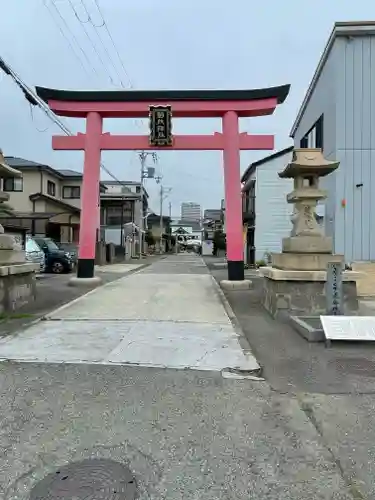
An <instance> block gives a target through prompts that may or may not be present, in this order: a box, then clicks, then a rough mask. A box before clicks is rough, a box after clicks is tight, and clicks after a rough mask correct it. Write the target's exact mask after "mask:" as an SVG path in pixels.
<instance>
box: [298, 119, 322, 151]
mask: <svg viewBox="0 0 375 500" xmlns="http://www.w3.org/2000/svg"><path fill="white" fill-rule="evenodd" d="M300 147H301V148H319V149H323V115H321V116H320V118H319V119H318V120H317V121H316V122H315V123H314V125H313V126H312V127H311V129H310V130H309V131H308V132H307V134H306V135H304V136H303V137H302V139H301V141H300Z"/></svg>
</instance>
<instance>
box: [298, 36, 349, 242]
mask: <svg viewBox="0 0 375 500" xmlns="http://www.w3.org/2000/svg"><path fill="white" fill-rule="evenodd" d="M341 61H342V50H341V47H340V46H339V44H337V40H336V41H335V43H334V45H333V47H332V49H331V51H330V53H329V55H328V58H327V60H326V62H325V64H324V66H323V68H322V70H321V73H320V76H319V79H318V81H317V82H316V84H315V87H314V89H313V92H312V94H311V96H310V99H309V101H308V104H307V106H306V108H305V111H304V113H303V115H302V118H301V120H300V123H299V125H298V127H297V129H296V131H295V135H294V138H293V139H294V145H295V147H296V148H298V147H300V143H301V139H302V138H303V137H304V136H305V134H307V133H308V131H309V130H310V129H311V127H313V125H314V124H315V123H316V122H317V120H318V119H319V118H320V116H322V115H323V151H324V156H325V157H326V158H327V159H328V160H335V159H336V156H337V155H336V147H337V127H336V125H337V126H340V123H339V121H338V120H337V114H336V112H337V109H338V101H337V89H338V87H339V83H340V79H339V75H338V67H339V66H340V65H341ZM321 187H322V189H326V190H327V192H328V198H327V200H325V202H324V211H322V214H323V215H324V223H325V230H326V234H327V235H328V236H332V237H333V238H334V239H335V233H336V231H335V218H336V206H337V202H336V173H333V174H331V175H329V176H327V177H324V178H323V179H321Z"/></svg>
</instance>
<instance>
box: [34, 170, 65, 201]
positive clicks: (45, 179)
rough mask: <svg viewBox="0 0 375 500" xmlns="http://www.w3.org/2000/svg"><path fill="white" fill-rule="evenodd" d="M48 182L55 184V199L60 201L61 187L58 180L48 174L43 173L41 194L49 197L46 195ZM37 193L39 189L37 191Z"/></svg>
mask: <svg viewBox="0 0 375 500" xmlns="http://www.w3.org/2000/svg"><path fill="white" fill-rule="evenodd" d="M48 181H50V182H53V183H54V184H55V198H57V199H60V198H61V185H60V179H59V178H56V177H55V176H54V175H52V174H49V173H48V172H43V191H42V193H43V194H46V195H48V196H51V195H50V193H48ZM38 191H39V192H41V191H40V189H39V190H38Z"/></svg>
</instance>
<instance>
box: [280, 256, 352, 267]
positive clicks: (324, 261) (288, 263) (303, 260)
mask: <svg viewBox="0 0 375 500" xmlns="http://www.w3.org/2000/svg"><path fill="white" fill-rule="evenodd" d="M271 261H272V267H274V268H276V269H284V270H287V271H324V270H325V269H327V265H328V262H337V263H340V262H344V256H343V255H332V254H329V253H273V254H271Z"/></svg>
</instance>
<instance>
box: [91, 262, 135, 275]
mask: <svg viewBox="0 0 375 500" xmlns="http://www.w3.org/2000/svg"><path fill="white" fill-rule="evenodd" d="M143 265H144V264H142V263H141V264H108V265H105V266H95V270H96V271H99V272H101V273H119V274H125V273H129V272H131V271H136V270H137V269H139V268H140V267H142V266H143Z"/></svg>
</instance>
